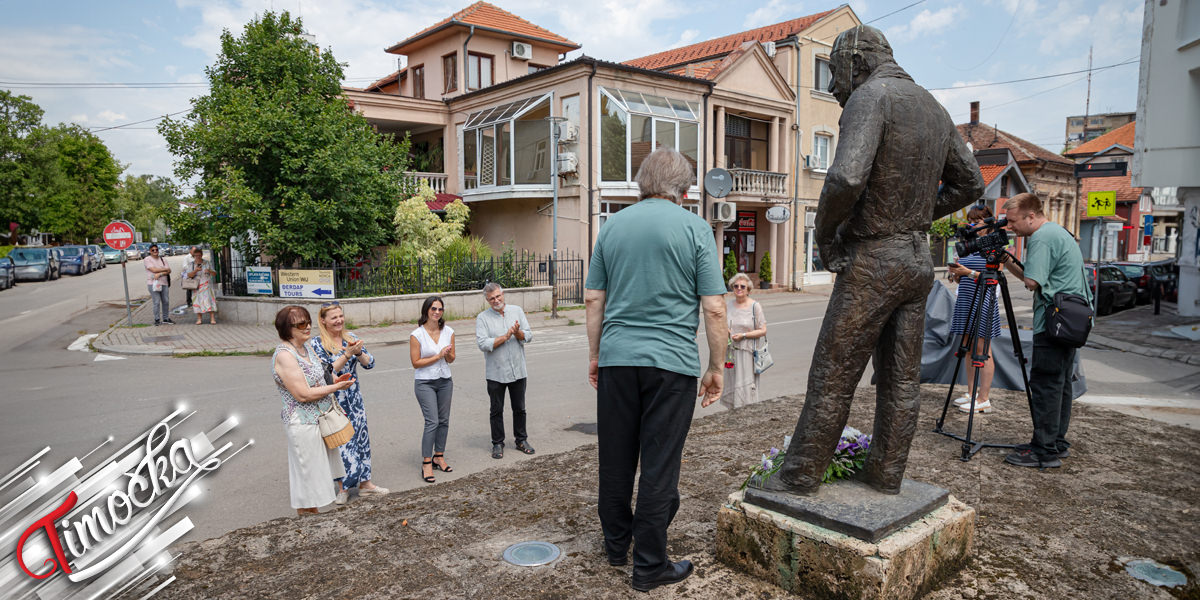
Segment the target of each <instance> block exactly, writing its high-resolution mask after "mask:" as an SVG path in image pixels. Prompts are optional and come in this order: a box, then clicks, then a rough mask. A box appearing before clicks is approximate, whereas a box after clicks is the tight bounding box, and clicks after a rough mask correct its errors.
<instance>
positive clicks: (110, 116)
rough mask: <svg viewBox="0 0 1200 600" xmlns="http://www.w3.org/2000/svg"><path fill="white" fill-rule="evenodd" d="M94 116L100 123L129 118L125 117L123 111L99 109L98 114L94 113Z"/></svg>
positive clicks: (115, 121)
mask: <svg viewBox="0 0 1200 600" xmlns="http://www.w3.org/2000/svg"><path fill="white" fill-rule="evenodd" d="M96 118H97V119H99V120H100V122H101V123H117V122H119V121H127V120H129V117H126V116H125V113H118V112H113V111H111V110H103V111H100V114H98V115H96Z"/></svg>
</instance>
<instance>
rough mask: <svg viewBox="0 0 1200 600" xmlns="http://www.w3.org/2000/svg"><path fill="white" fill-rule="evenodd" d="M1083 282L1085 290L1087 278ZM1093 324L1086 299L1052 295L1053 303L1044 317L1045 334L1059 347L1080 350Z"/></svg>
mask: <svg viewBox="0 0 1200 600" xmlns="http://www.w3.org/2000/svg"><path fill="white" fill-rule="evenodd" d="M1097 276H1099V274H1098V273H1097ZM1083 281H1084V288H1085V289H1086V287H1087V277H1084V278H1083ZM1088 291H1089V292H1090V291H1091V290H1088ZM1088 295H1089V296H1090V295H1091V294H1088ZM1093 322H1094V319H1093V314H1092V305H1091V303H1090V302H1088V299H1087V298H1085V297H1083V296H1080V295H1079V294H1068V293H1066V292H1058V293H1057V294H1054V302H1053V304H1052V305H1051V307H1050V312H1049V313H1048V314H1047V315H1046V334H1047V335H1049V336H1050V339H1052V340H1054V341H1055V342H1056V343H1058V344H1059V345H1062V346H1066V347H1068V348H1082V347H1083V345H1084V344H1086V343H1087V338H1088V334H1089V333H1091V331H1092V325H1093Z"/></svg>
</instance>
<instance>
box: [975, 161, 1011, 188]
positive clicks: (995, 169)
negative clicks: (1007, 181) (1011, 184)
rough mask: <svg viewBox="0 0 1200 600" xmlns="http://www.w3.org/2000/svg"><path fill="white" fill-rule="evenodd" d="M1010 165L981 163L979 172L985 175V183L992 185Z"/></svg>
mask: <svg viewBox="0 0 1200 600" xmlns="http://www.w3.org/2000/svg"><path fill="white" fill-rule="evenodd" d="M1007 168H1008V165H980V167H979V173H980V174H982V175H983V185H991V183H992V182H993V181H995V180H996V178H997V177H999V176H1000V174H1001V173H1003V172H1004V170H1005V169H1007Z"/></svg>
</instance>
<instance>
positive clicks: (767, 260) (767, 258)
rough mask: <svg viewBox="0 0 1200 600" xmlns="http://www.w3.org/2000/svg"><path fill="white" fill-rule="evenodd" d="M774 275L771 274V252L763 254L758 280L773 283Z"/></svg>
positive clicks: (759, 265) (759, 262) (759, 264)
mask: <svg viewBox="0 0 1200 600" xmlns="http://www.w3.org/2000/svg"><path fill="white" fill-rule="evenodd" d="M772 277H774V275H773V274H772V273H771V252H770V251H769V250H768V251H766V252H763V255H762V260H760V261H758V278H759V280H761V281H763V282H765V283H771V281H772Z"/></svg>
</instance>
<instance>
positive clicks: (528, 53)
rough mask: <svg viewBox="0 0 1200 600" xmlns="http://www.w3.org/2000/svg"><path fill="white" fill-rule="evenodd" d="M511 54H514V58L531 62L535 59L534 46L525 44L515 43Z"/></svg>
mask: <svg viewBox="0 0 1200 600" xmlns="http://www.w3.org/2000/svg"><path fill="white" fill-rule="evenodd" d="M510 54H512V57H513V58H517V59H520V60H529V59H531V58H533V46H531V45H529V44H527V43H525V42H513V43H512V49H511V50H510Z"/></svg>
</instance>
